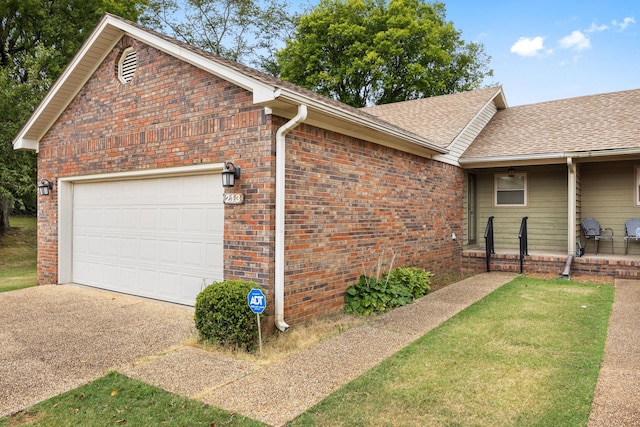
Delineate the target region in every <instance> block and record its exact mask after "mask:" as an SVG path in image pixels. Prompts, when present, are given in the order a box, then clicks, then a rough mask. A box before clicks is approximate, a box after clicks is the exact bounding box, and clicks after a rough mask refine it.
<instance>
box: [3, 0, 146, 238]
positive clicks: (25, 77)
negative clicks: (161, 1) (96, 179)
mask: <svg viewBox="0 0 640 427" xmlns="http://www.w3.org/2000/svg"><path fill="white" fill-rule="evenodd" d="M146 3H147V0H3V1H1V2H0V111H2V114H3V117H2V121H1V122H0V236H1V235H2V234H4V232H5V231H6V229H7V228H8V226H9V215H10V214H11V213H12V212H13V211H14V209H17V210H19V211H22V212H27V213H33V212H34V211H35V203H36V202H35V201H36V160H35V155H34V153H28V152H16V151H14V150H13V146H12V141H13V138H14V136H15V135H16V133H17V132H18V130H19V129H20V127H21V126H22V125H23V124H24V122H25V121H26V120H27V118H28V117H29V115H30V114H31V113H32V112H33V110H34V109H35V107H36V106H37V105H38V103H39V102H40V101H41V100H42V98H43V97H44V95H45V94H46V92H47V90H48V89H49V88H50V86H51V84H52V82H53V81H55V79H57V78H58V76H59V75H60V73H61V72H62V70H63V69H64V67H65V66H66V65H67V63H68V62H69V61H70V59H71V57H72V56H73V55H74V54H75V52H76V50H77V49H78V48H79V47H80V45H81V44H82V42H83V41H84V39H85V38H86V37H87V36H88V34H89V33H90V32H91V31H92V30H93V28H94V27H95V25H96V24H97V23H98V21H99V20H100V17H101V16H102V15H103V14H104V12H111V13H114V14H117V15H119V16H122V17H124V18H127V19H130V20H133V21H136V20H137V19H138V17H139V16H140V14H141V11H142V9H141V8H142V6H144V5H146Z"/></svg>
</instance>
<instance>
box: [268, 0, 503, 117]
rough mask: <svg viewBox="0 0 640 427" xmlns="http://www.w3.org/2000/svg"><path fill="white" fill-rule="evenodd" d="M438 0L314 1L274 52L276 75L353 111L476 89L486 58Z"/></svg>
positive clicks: (484, 73)
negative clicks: (427, 0)
mask: <svg viewBox="0 0 640 427" xmlns="http://www.w3.org/2000/svg"><path fill="white" fill-rule="evenodd" d="M460 36H461V33H460V32H459V31H458V30H456V29H455V28H454V26H453V23H451V22H447V21H446V10H445V6H444V4H442V3H433V4H429V3H425V2H424V1H423V0H388V1H387V0H321V1H320V4H319V5H318V6H317V7H316V8H315V9H313V10H312V11H311V12H310V13H308V14H306V15H304V16H302V17H301V18H300V19H299V22H298V25H297V28H296V30H295V32H294V37H293V38H292V39H289V40H288V41H287V42H286V46H285V47H284V48H283V49H281V50H280V51H278V52H277V55H276V58H277V64H278V68H279V70H278V71H279V73H280V76H281V77H282V78H283V79H284V80H288V81H290V82H292V83H296V84H298V85H301V86H304V87H306V88H309V89H311V90H314V91H316V92H319V93H322V94H324V95H326V96H329V97H332V98H334V99H337V100H339V101H341V102H344V103H346V104H349V105H352V106H354V107H364V106H368V105H377V104H386V103H391V102H398V101H405V100H410V99H418V98H425V97H429V96H434V95H444V94H450V93H456V92H462V91H467V90H472V89H477V88H479V87H480V85H481V83H482V81H483V80H484V79H485V77H488V76H492V75H493V71H492V70H490V69H489V68H488V64H489V60H490V57H488V56H487V55H486V53H485V51H484V47H483V46H482V45H481V44H477V43H465V42H464V41H463V40H462V39H461V37H460Z"/></svg>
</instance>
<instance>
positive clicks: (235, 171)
mask: <svg viewBox="0 0 640 427" xmlns="http://www.w3.org/2000/svg"><path fill="white" fill-rule="evenodd" d="M236 179H240V166H236V165H234V164H233V163H232V162H226V163H225V164H224V169H223V170H222V186H223V187H225V188H226V187H233V186H234V185H235V183H236Z"/></svg>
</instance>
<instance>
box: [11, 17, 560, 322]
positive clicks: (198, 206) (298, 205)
mask: <svg viewBox="0 0 640 427" xmlns="http://www.w3.org/2000/svg"><path fill="white" fill-rule="evenodd" d="M510 110H511V109H508V108H507V105H506V101H505V98H504V94H503V92H502V89H501V88H499V87H494V88H488V89H483V90H478V91H472V92H466V93H460V94H455V95H447V96H441V97H435V98H429V99H424V100H416V101H408V102H404V103H398V104H392V105H384V106H377V107H371V108H365V109H355V108H351V107H349V106H346V105H344V104H341V103H339V102H336V101H333V100H331V99H328V98H325V97H323V96H320V95H318V94H316V93H313V92H311V91H308V90H306V89H303V88H300V87H298V86H295V85H292V84H290V83H287V82H283V81H281V80H279V79H276V78H273V77H271V76H268V75H265V74H263V73H260V72H258V71H256V70H253V69H251V68H248V67H245V66H242V65H240V64H237V63H234V62H231V61H228V60H225V59H223V58H220V57H216V56H214V55H211V54H209V53H207V52H204V51H202V50H200V49H197V48H194V47H192V46H189V45H186V44H184V43H181V42H179V41H176V40H174V39H171V38H168V37H166V36H163V35H161V34H158V33H155V32H153V31H150V30H148V29H145V28H143V27H141V26H139V25H136V24H134V23H131V22H128V21H126V20H123V19H121V18H118V17H116V16H113V15H109V14H107V15H105V16H104V17H103V19H102V20H101V21H100V23H99V24H98V25H97V27H96V29H95V30H94V31H93V32H92V34H90V35H89V37H88V39H87V41H86V42H85V43H84V45H83V46H82V47H81V49H80V50H79V52H78V53H77V54H76V56H75V57H74V58H73V60H72V61H71V63H70V64H69V66H68V67H67V68H66V70H65V71H64V72H63V74H62V75H61V77H60V78H59V80H58V81H57V82H56V83H55V84H54V85H53V87H52V88H51V90H50V92H49V93H48V94H47V96H46V97H45V99H44V100H43V102H42V103H41V104H40V105H39V106H38V108H37V109H36V110H35V112H34V113H33V115H32V116H31V118H30V119H29V120H28V122H27V123H26V124H25V126H24V127H23V128H22V129H21V131H20V132H19V134H18V135H17V136H16V138H15V140H14V148H16V149H26V150H34V151H36V152H37V153H38V177H39V183H40V184H41V185H44V184H48V183H49V182H51V184H52V185H51V186H50V187H49V186H46V189H48V190H49V195H40V196H39V203H38V282H39V283H40V284H62V283H79V284H84V285H89V286H94V287H98V288H104V289H108V290H112V291H117V292H124V293H130V294H134V295H140V296H144V297H151V298H156V299H160V300H165V301H170V302H176V303H180V304H187V305H193V304H194V301H195V297H196V295H197V294H198V293H199V292H200V290H201V289H202V287H203V285H206V284H208V283H210V282H212V281H221V280H225V279H245V280H250V281H254V282H256V283H259V284H260V285H262V286H263V287H264V288H265V290H266V293H267V297H268V306H267V313H268V316H269V317H270V318H271V320H272V321H273V323H274V324H275V326H276V327H277V328H279V329H281V330H285V329H286V328H287V327H288V323H287V322H297V321H300V320H304V319H310V318H313V317H318V316H322V315H325V314H329V313H332V312H335V311H338V310H340V309H341V308H342V305H343V297H344V291H345V290H346V288H347V287H348V286H349V285H351V284H353V283H355V282H356V281H357V279H358V277H359V276H360V274H362V273H364V272H366V273H369V274H372V273H374V271H375V269H376V265H377V263H378V261H379V259H381V257H382V258H384V259H386V260H387V261H389V259H390V257H391V255H390V254H391V251H393V254H395V260H394V265H395V266H418V267H422V268H425V269H427V270H429V271H432V272H434V273H445V272H451V271H455V272H458V271H461V270H462V269H463V268H466V270H468V271H477V270H478V269H479V267H477V266H476V265H475V264H473V263H470V262H468V260H467V261H465V260H466V259H467V258H465V252H467V251H468V250H469V249H470V248H471V249H472V248H473V247H474V245H475V244H477V243H478V241H479V240H480V236H478V234H479V233H478V231H477V228H478V224H481V222H482V221H483V220H484V216H485V215H487V214H489V213H490V211H491V208H487V209H484V210H482V209H481V208H482V206H485V204H483V203H485V202H480V200H481V199H482V197H485V198H484V199H482V200H485V199H486V197H491V194H492V192H491V189H490V188H489V187H490V186H491V185H492V183H493V182H494V181H493V179H494V178H493V177H494V175H496V174H498V175H500V174H503V173H504V172H506V167H507V166H513V165H515V166H519V167H523V166H525V165H526V161H527V159H528V160H530V166H531V167H533V166H534V165H535V167H539V165H540V164H542V163H544V162H538V163H535V162H537V157H536V156H533V155H532V156H528V157H526V156H525V158H524V159H522V158H519V159H516V158H503V157H501V156H500V155H497V156H495V158H493V159H487V158H486V157H487V156H484V157H482V158H481V159H480V160H478V158H476V157H474V156H475V155H470V154H468V153H474V152H477V150H482V147H484V146H487V145H488V144H491V141H502V143H503V144H509V141H508V140H505V139H504V138H501V137H496V136H495V134H494V136H492V137H490V138H489V139H487V137H485V136H483V135H486V132H487V131H486V129H492V123H493V122H494V121H495V120H496V119H497V118H500V117H502V115H503V112H505V111H510ZM478 147H479V148H478ZM474 150H476V151H474ZM492 150H494V152H499V151H500V150H501V149H500V148H499V147H498V148H495V147H493V148H492ZM531 162H533V163H531ZM512 163H513V165H512ZM556 163H557V162H556ZM234 167H237V168H239V170H240V175H239V177H238V178H237V180H236V183H235V186H234V187H230V188H223V187H222V184H221V179H220V175H221V173H222V172H223V171H227V170H229V171H231V169H233V168H234ZM541 167H543V166H541ZM554 167H556V166H554ZM565 167H566V166H565ZM543 168H544V167H543ZM556 172H557V173H558V174H559V176H561V175H562V171H559V172H558V171H556ZM518 173H522V170H519V171H518ZM539 175H540V176H546V171H545V170H543V169H540V173H539ZM518 176H520V175H518ZM471 183H473V186H472V185H471ZM476 183H477V185H478V194H479V199H478V207H477V209H478V211H476V205H475V200H476V198H475V196H474V194H475V190H476V187H475V186H476ZM536 185H537V184H536V183H535V180H534V179H533V177H530V179H529V189H533V187H535V186H536ZM552 185H554V186H560V187H561V186H564V187H563V188H565V189H566V188H567V182H566V177H565V180H564V181H563V180H562V179H560V178H559V179H558V180H557V181H556V182H554V183H553V184H552ZM485 186H488V187H487V188H488V190H487V191H488V194H489V196H486V195H484V193H482V192H481V191H480V190H482V189H484V188H485ZM558 188H559V187H558ZM470 189H471V190H473V191H471V190H470ZM483 191H484V190H483ZM543 191H544V188H543ZM530 193H531V192H530ZM489 203H490V202H489ZM530 206H531V205H529V207H530ZM526 208H528V207H526ZM478 212H481V215H478ZM566 235H567V233H566V231H565V236H566ZM505 239H506V240H504V242H507V243H504V245H505V247H507V246H508V245H510V243H508V242H509V239H508V238H505ZM501 242H502V241H501ZM569 244H570V243H569ZM542 249H546V248H544V247H543V248H542ZM565 255H566V252H565ZM463 264H464V265H463ZM465 266H466V267H465ZM285 316H286V320H285Z"/></svg>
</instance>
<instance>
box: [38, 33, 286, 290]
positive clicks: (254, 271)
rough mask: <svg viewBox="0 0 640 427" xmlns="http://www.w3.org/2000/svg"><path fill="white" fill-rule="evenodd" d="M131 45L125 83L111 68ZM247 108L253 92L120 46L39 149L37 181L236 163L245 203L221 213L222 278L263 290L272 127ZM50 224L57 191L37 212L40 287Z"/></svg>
mask: <svg viewBox="0 0 640 427" xmlns="http://www.w3.org/2000/svg"><path fill="white" fill-rule="evenodd" d="M128 46H133V47H134V48H135V49H136V51H137V52H138V67H137V70H136V73H135V75H134V78H133V80H132V81H131V82H130V83H129V84H122V83H120V81H119V80H118V78H117V63H118V59H119V58H120V56H121V53H122V51H123V50H124V49H125V48H126V47H128ZM252 99H253V98H252V94H251V93H250V92H247V91H245V90H243V89H241V88H239V87H237V86H234V85H232V84H230V83H228V82H226V81H224V80H221V79H219V78H217V77H215V76H213V75H211V74H209V73H207V72H205V71H202V70H200V69H199V68H196V67H194V66H191V65H189V64H186V63H184V62H181V61H179V60H177V59H175V58H173V57H171V56H168V55H165V54H163V53H161V52H159V51H157V50H155V49H153V48H150V47H149V46H146V45H144V44H142V43H139V42H137V41H136V40H133V39H129V38H124V39H123V40H121V41H120V42H119V43H118V45H117V46H116V47H115V48H114V49H113V51H112V52H111V53H110V54H109V55H108V56H107V58H106V59H105V60H104V61H103V63H102V64H101V65H100V66H99V67H98V68H97V70H96V72H95V74H94V75H93V76H92V77H91V78H90V79H89V81H88V82H87V83H86V85H85V86H84V88H83V89H82V90H81V92H80V93H79V94H78V95H77V96H76V97H75V99H74V100H73V101H72V102H71V103H70V105H69V106H68V107H67V108H66V109H65V111H64V112H63V113H62V115H61V117H60V118H59V119H58V121H57V122H56V124H55V125H54V126H53V127H52V128H51V129H50V131H49V132H48V133H47V134H46V135H45V137H44V138H43V139H42V141H41V142H40V152H39V154H38V168H39V172H38V176H39V177H41V178H48V179H53V181H55V180H56V179H57V178H59V177H69V176H76V175H90V174H96V173H108V172H123V171H132V170H138V169H156V168H165V167H176V166H189V165H196V164H201V163H217V162H222V161H225V160H233V161H235V162H236V164H238V165H239V166H241V167H242V168H243V170H245V171H250V173H245V174H244V175H243V177H242V180H241V181H240V186H239V189H240V190H241V191H242V192H244V193H245V196H246V203H245V204H244V205H241V206H227V208H226V209H225V216H226V220H225V274H226V275H227V276H228V277H235V278H237V277H242V278H246V279H249V280H255V281H258V282H259V283H263V282H265V285H268V283H266V282H267V279H269V275H270V273H269V272H270V266H271V263H272V260H271V259H270V256H271V255H270V251H269V244H268V243H266V244H265V243H264V242H268V241H269V240H270V237H271V235H272V234H273V230H272V228H273V227H272V226H271V225H270V224H271V223H272V222H273V221H272V218H271V216H272V209H270V208H267V209H265V208H264V205H265V200H271V199H272V198H273V191H274V190H273V182H274V181H273V178H272V175H273V174H272V169H273V168H274V166H273V160H274V158H273V154H272V150H271V141H272V135H271V130H270V123H269V121H268V118H267V117H266V116H265V115H264V110H263V109H262V108H259V107H256V106H254V105H253V103H252ZM237 188H238V187H237V186H236V189H237ZM232 191H238V190H232ZM268 206H270V205H268ZM56 221H57V202H56V193H55V190H54V194H53V196H52V197H48V198H43V197H41V198H40V199H39V203H38V227H39V233H38V281H39V283H40V284H48V283H56V282H57V280H58V272H57V261H58V260H57V225H56ZM238 260H241V261H242V262H238Z"/></svg>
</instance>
